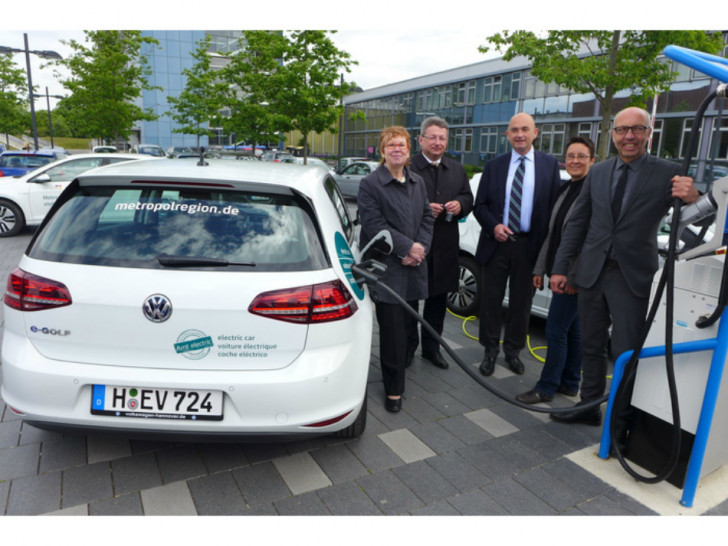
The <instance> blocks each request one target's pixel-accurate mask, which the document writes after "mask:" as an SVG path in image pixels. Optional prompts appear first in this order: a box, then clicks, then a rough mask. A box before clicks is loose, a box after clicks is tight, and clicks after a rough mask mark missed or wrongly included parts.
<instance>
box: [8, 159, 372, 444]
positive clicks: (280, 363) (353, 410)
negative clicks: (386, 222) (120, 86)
mask: <svg viewBox="0 0 728 546" xmlns="http://www.w3.org/2000/svg"><path fill="white" fill-rule="evenodd" d="M206 163H209V164H206V165H199V164H198V162H197V161H195V160H167V159H162V160H153V161H131V162H127V163H124V164H119V165H114V166H110V167H104V168H101V169H96V170H93V171H89V172H87V173H84V174H83V175H80V176H79V177H77V179H76V180H75V181H74V182H73V183H72V184H71V185H69V187H68V188H67V189H66V190H65V192H64V193H63V194H62V195H61V197H60V198H59V200H58V202H57V206H56V207H54V209H53V210H52V212H51V215H50V216H49V218H48V221H47V222H45V223H44V225H43V226H42V227H41V229H40V230H39V232H38V233H37V234H36V237H35V239H34V240H33V241H32V242H31V245H30V246H29V248H28V250H27V251H26V254H25V255H24V256H23V257H22V259H21V262H20V264H19V267H18V268H17V269H16V270H15V271H13V272H12V274H11V275H10V278H9V282H8V286H7V292H6V294H5V298H4V302H5V309H4V317H5V329H4V334H3V345H2V371H3V382H2V392H1V394H2V398H3V400H4V401H5V403H6V404H7V405H8V407H9V408H10V409H11V410H12V411H14V412H15V413H17V414H18V415H19V416H21V417H22V418H23V419H24V420H25V421H27V422H29V423H31V424H34V425H37V426H40V427H42V428H52V429H81V430H86V431H88V430H103V431H121V432H123V433H125V434H127V435H129V436H133V435H145V433H151V434H154V435H155V436H159V435H160V434H168V435H173V436H184V437H192V436H202V437H205V438H208V439H210V438H213V439H214V438H215V437H222V436H233V437H243V436H269V437H270V436H272V435H276V436H277V435H282V436H289V435H306V434H308V435H312V434H328V433H334V432H336V433H338V434H339V435H340V436H342V437H356V436H358V435H360V434H361V433H362V431H363V430H364V427H365V423H366V416H367V409H366V384H367V372H368V368H369V356H370V347H371V341H372V336H371V334H372V305H371V301H370V299H369V296H368V293H367V291H366V289H362V288H361V287H360V286H359V285H358V284H357V283H356V282H355V281H354V279H353V276H352V273H351V266H352V264H353V263H354V262H355V260H356V259H357V258H358V256H359V250H358V248H357V244H356V240H357V237H358V234H356V233H355V226H354V224H353V222H352V221H351V218H350V216H349V213H348V212H347V208H346V204H345V202H344V199H343V198H342V196H341V193H340V192H339V190H338V187H337V185H336V182H335V181H334V179H333V177H332V176H331V175H330V174H328V172H326V171H325V170H323V169H320V168H317V167H300V166H298V165H284V164H276V163H265V162H257V161H256V162H253V161H235V162H231V161H223V160H219V161H218V160H209V161H208V162H206Z"/></svg>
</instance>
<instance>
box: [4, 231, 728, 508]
mask: <svg viewBox="0 0 728 546" xmlns="http://www.w3.org/2000/svg"><path fill="white" fill-rule="evenodd" d="M29 238H30V235H29V234H28V235H23V236H21V237H18V238H13V239H11V240H0V257H1V258H2V271H1V273H2V274H3V279H2V281H1V282H3V283H5V282H6V279H7V275H8V273H9V271H11V270H12V269H13V268H14V264H17V261H18V259H19V257H20V254H21V253H22V249H24V248H25V245H27V242H28V240H29ZM13 261H14V264H12V262H13ZM3 286H4V284H3ZM543 326H544V324H543V321H541V320H539V319H534V320H533V324H532V327H531V338H530V341H531V345H532V346H534V347H539V346H541V347H542V346H543V345H545V342H544V339H543ZM464 329H465V330H467V331H469V332H472V333H476V334H477V331H478V328H477V321H474V322H473V321H471V322H467V323H466V324H463V321H462V320H461V319H458V318H456V317H454V316H448V318H447V321H446V328H445V337H446V339H447V341H448V342H449V343H450V345H451V346H452V347H453V348H454V349H455V350H456V352H457V354H458V355H459V356H460V358H461V359H462V360H463V361H464V362H465V363H467V364H468V365H469V366H472V367H473V369H475V370H477V366H478V364H479V363H480V360H481V357H482V350H481V348H480V346H479V345H478V344H477V342H476V341H474V340H473V339H471V338H470V337H468V335H466V333H465V331H464ZM544 353H545V351H544V350H542V349H541V350H536V354H541V355H543V354H544ZM522 357H523V361H524V363H525V365H526V373H525V375H522V376H517V375H514V374H512V373H511V372H510V371H509V370H508V369H507V368H506V367H504V363H503V360H502V357H501V358H500V359H499V361H498V365H497V366H496V372H495V374H494V375H493V376H492V377H490V378H489V379H488V381H489V382H490V383H491V384H493V385H494V386H495V387H496V388H498V389H499V390H501V391H504V392H506V393H509V394H510V395H512V396H515V395H516V394H518V393H520V392H523V391H524V390H528V389H530V388H531V387H532V386H533V385H534V384H535V382H536V380H537V378H538V375H539V373H540V367H541V363H540V362H539V361H538V360H537V359H536V358H534V356H533V355H531V354H524V355H522ZM448 360H449V361H450V362H451V366H450V369H448V370H440V369H438V368H435V367H434V366H432V365H431V364H429V363H428V362H427V361H425V360H423V359H421V358H420V357H419V356H418V357H417V358H415V361H414V363H413V364H412V366H411V368H410V369H409V370H408V372H407V391H406V393H405V396H406V398H405V400H404V403H403V411H402V412H400V413H398V414H391V413H388V412H386V411H385V410H384V407H383V397H384V393H383V388H382V384H381V375H380V372H379V366H378V339H377V338H376V335H375V339H374V340H373V353H372V360H371V365H370V371H369V390H368V395H369V401H368V402H369V416H368V423H367V429H366V431H365V433H364V434H363V436H362V437H361V438H359V439H357V440H346V441H344V440H339V439H336V438H317V439H312V440H307V441H300V442H287V443H270V444H234V443H227V444H205V443H173V442H152V441H147V442H142V441H134V440H132V441H130V440H125V439H109V438H103V437H95V436H89V437H86V436H74V435H66V434H59V433H52V432H46V431H42V430H39V429H36V428H34V427H32V426H29V425H25V424H23V423H22V421H21V420H20V419H19V418H18V417H17V416H15V415H14V414H13V413H12V412H11V411H10V410H9V408H7V406H6V405H5V404H4V403H3V402H2V401H1V400H0V514H5V515H21V514H58V515H246V514H247V515H356V516H359V515H404V514H412V515H430V516H431V515H481V516H484V515H502V516H507V515H519V516H535V515H548V516H555V515H612V516H615V515H623V516H629V515H655V514H679V513H682V514H691V515H698V514H711V515H726V514H728V502H726V501H725V498H726V496H727V495H728V487H727V486H725V482H721V481H720V480H723V479H724V476H723V475H722V471H718V472H715V473H714V475H715V476H713V475H711V476H709V477H708V478H706V479H705V480H704V481H705V483H701V487H700V488H699V490H698V494H697V497H696V503H695V507H694V508H691V509H687V508H681V507H680V506H679V503H678V500H679V498H680V494H681V491H680V490H679V489H677V488H675V487H673V486H671V485H669V484H661V485H659V486H642V485H641V484H634V483H631V484H630V483H629V482H630V481H631V482H633V480H630V479H627V480H626V479H625V477H626V474H625V473H624V471H623V470H622V469H621V468H620V467H619V465H618V464H617V463H615V462H614V461H602V460H601V459H598V458H597V457H596V452H597V450H598V442H599V437H600V434H601V428H597V427H588V426H584V425H573V426H567V425H563V424H558V423H555V422H553V421H551V420H550V419H549V418H548V416H547V415H545V414H541V413H533V412H529V411H525V410H522V409H519V408H517V407H515V406H512V405H510V404H508V403H506V402H504V401H503V400H501V399H500V398H498V397H496V396H494V395H493V394H491V393H489V392H488V391H486V390H485V389H483V388H482V387H480V386H479V385H478V384H477V383H475V382H474V381H473V380H472V379H471V378H470V377H468V376H467V375H466V374H465V373H464V372H463V371H462V370H461V369H460V368H458V367H457V366H456V365H455V364H454V363H452V361H451V359H450V358H448ZM1 371H2V368H1V367H0V372H1ZM574 402H575V399H573V398H571V399H570V398H565V397H563V396H557V397H556V399H555V400H554V402H552V403H551V404H550V405H571V404H573V403H574ZM716 480H718V481H716ZM714 483H717V484H718V485H717V486H714V485H713V484H714Z"/></svg>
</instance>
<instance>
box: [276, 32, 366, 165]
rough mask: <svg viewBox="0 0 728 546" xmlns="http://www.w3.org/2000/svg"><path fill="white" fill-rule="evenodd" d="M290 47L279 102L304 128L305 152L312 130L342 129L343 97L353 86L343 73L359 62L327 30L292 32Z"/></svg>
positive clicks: (297, 127) (294, 126)
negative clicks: (340, 47) (334, 40)
mask: <svg viewBox="0 0 728 546" xmlns="http://www.w3.org/2000/svg"><path fill="white" fill-rule="evenodd" d="M289 43H290V47H289V48H288V51H287V55H286V56H285V57H284V60H283V66H284V71H285V77H284V85H283V86H282V87H281V88H280V89H279V95H278V97H277V103H278V105H279V108H280V111H281V112H282V113H283V115H284V116H286V117H287V118H288V119H289V120H290V125H291V128H292V129H295V130H298V131H300V133H301V135H302V141H303V142H302V145H303V149H304V154H306V153H307V149H308V142H307V141H308V134H309V133H310V132H311V131H314V132H317V133H321V132H324V131H327V130H328V131H331V132H332V133H337V132H338V127H337V123H338V120H339V117H340V116H341V115H342V113H343V106H342V105H341V99H343V98H344V96H346V95H347V94H348V93H349V92H350V90H351V89H352V88H353V84H352V83H346V82H345V81H344V79H343V72H350V68H349V67H350V66H351V65H352V64H356V61H352V60H351V55H349V53H347V52H345V51H341V50H340V49H338V48H337V47H336V46H335V45H334V42H333V41H332V40H331V38H330V37H329V36H328V33H327V31H322V30H300V31H295V32H293V33H291V36H290V42H289ZM304 161H305V159H304Z"/></svg>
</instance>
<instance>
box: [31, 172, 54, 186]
mask: <svg viewBox="0 0 728 546" xmlns="http://www.w3.org/2000/svg"><path fill="white" fill-rule="evenodd" d="M50 181H51V177H50V175H49V174H47V173H43V174H39V175H38V176H36V177H35V178H33V179H31V180H30V182H33V183H34V184H43V183H45V182H50Z"/></svg>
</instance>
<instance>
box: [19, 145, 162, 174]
mask: <svg viewBox="0 0 728 546" xmlns="http://www.w3.org/2000/svg"><path fill="white" fill-rule="evenodd" d="M87 157H89V158H92V159H103V158H105V157H110V158H113V159H119V158H122V159H124V158H127V159H134V160H142V161H152V160H154V159H155V158H154V157H152V156H147V157H145V156H140V155H139V154H129V153H117V152H101V153H99V152H97V153H93V152H87V153H83V154H72V155H69V156H68V157H64V158H63V159H57V160H55V161H52V162H51V163H48V164H46V165H43V166H42V167H38V168H37V169H33V170H32V171H30V172H27V173H25V174H23V175H20V176H18V177H17V178H21V179H25V180H30V179H33V178H35V177H36V176H39V175H41V174H43V173H44V172H46V171H49V170H50V169H54V168H56V167H58V166H59V165H65V164H66V163H69V162H71V161H74V160H77V159H84V158H87ZM93 168H94V169H95V168H96V167H93ZM89 170H91V169H89Z"/></svg>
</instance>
